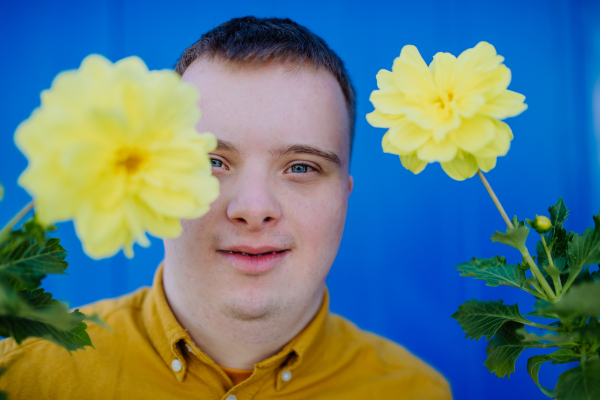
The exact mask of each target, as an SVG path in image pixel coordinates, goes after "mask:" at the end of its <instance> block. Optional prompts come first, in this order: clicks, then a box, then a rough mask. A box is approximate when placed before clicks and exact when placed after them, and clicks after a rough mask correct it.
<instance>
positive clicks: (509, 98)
mask: <svg viewBox="0 0 600 400" xmlns="http://www.w3.org/2000/svg"><path fill="white" fill-rule="evenodd" d="M524 101H525V96H523V95H522V94H520V93H517V92H513V91H512V90H505V91H503V92H502V93H500V94H499V95H498V96H496V97H494V98H493V99H491V100H488V101H487V102H486V104H485V105H484V106H483V107H481V108H480V109H479V112H480V113H482V114H486V115H489V116H490V117H494V118H498V119H504V118H508V117H514V116H516V115H519V114H521V113H522V112H523V111H525V110H526V109H527V104H524Z"/></svg>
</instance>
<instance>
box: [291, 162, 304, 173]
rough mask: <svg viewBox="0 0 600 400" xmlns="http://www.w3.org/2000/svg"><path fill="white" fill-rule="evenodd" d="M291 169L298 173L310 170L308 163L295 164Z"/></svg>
mask: <svg viewBox="0 0 600 400" xmlns="http://www.w3.org/2000/svg"><path fill="white" fill-rule="evenodd" d="M291 170H292V172H294V173H297V174H304V173H307V172H308V165H306V164H294V165H292V166H291Z"/></svg>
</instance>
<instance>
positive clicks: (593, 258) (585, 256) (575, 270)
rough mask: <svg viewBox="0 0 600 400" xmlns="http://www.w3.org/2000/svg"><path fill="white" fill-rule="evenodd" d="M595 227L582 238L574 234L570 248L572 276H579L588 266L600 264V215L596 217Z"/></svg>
mask: <svg viewBox="0 0 600 400" xmlns="http://www.w3.org/2000/svg"><path fill="white" fill-rule="evenodd" d="M594 225H595V227H594V228H593V229H592V228H588V229H586V230H585V231H584V232H583V233H582V234H581V236H579V235H578V234H574V235H573V238H572V239H571V242H569V246H568V254H569V268H570V274H579V271H580V270H581V269H582V268H583V267H585V266H586V265H591V264H598V263H600V214H598V215H595V216H594Z"/></svg>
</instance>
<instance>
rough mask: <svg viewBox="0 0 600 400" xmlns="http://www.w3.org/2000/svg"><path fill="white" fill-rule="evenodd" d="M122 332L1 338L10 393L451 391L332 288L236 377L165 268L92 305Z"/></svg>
mask: <svg viewBox="0 0 600 400" xmlns="http://www.w3.org/2000/svg"><path fill="white" fill-rule="evenodd" d="M82 311H83V312H84V313H86V314H88V313H89V314H92V313H98V314H99V315H100V316H101V317H102V318H103V319H104V320H105V321H106V322H107V323H108V324H109V325H110V326H111V327H112V328H113V330H114V332H112V333H111V332H109V331H107V330H105V329H103V328H102V327H100V326H98V325H94V324H92V325H90V326H89V329H88V333H89V335H90V337H91V339H92V342H93V343H94V346H95V349H92V348H89V347H88V348H86V350H85V351H81V350H79V351H76V352H73V353H71V354H69V353H68V352H67V351H66V350H65V349H63V348H61V347H59V346H57V345H55V344H53V343H51V342H49V341H46V340H42V339H27V340H26V341H24V342H23V343H22V344H21V345H20V346H19V345H17V344H16V343H15V342H14V341H13V340H12V339H7V340H3V341H1V342H0V367H8V371H7V372H6V373H5V375H3V376H2V377H0V389H2V390H5V391H7V392H8V394H9V398H10V399H13V400H15V399H61V400H62V399H85V400H95V399H98V400H100V399H102V400H106V399H128V400H129V399H145V400H149V399H210V400H212V399H215V400H216V399H220V400H250V399H257V400H258V399H288V400H300V399H302V400H306V399H311V400H321V399H322V400H325V399H327V400H338V399H339V400H342V399H343V400H355V399H356V400H359V399H360V400H377V399H385V400H390V399H406V400H409V399H428V400H449V399H451V398H452V395H451V392H450V387H449V385H448V382H447V381H446V380H445V379H444V378H443V377H442V376H441V375H440V374H439V373H438V372H436V371H435V370H434V369H433V368H431V367H430V366H428V365H427V364H425V363H424V362H423V361H421V360H419V359H418V358H416V357H415V356H414V355H412V354H411V353H409V352H408V351H407V350H406V349H404V348H403V347H401V346H399V345H397V344H395V343H393V342H391V341H389V340H386V339H383V338H381V337H379V336H376V335H374V334H372V333H369V332H365V331H362V330H360V329H358V328H357V327H356V326H355V325H354V324H352V323H351V322H349V321H347V320H346V319H344V318H342V317H340V316H337V315H335V314H332V313H331V312H329V299H328V296H327V293H326V294H325V298H324V301H323V304H322V306H321V308H320V310H319V311H318V313H317V315H316V316H315V318H314V319H313V321H312V322H311V323H310V324H309V325H308V326H307V327H306V328H305V329H304V330H303V331H302V332H301V333H300V334H299V335H298V336H297V337H296V338H294V339H293V340H292V341H291V342H290V343H288V345H287V346H285V347H284V348H283V349H282V350H281V351H280V352H279V353H277V354H276V355H274V356H272V357H270V358H269V359H266V360H264V361H262V362H260V363H258V364H256V365H255V368H254V372H253V373H252V375H251V376H250V377H249V378H248V379H246V380H244V381H242V382H240V383H238V384H237V385H233V384H232V381H231V379H230V378H229V376H228V375H227V374H226V373H225V372H224V371H223V370H222V369H221V368H220V367H219V366H218V365H217V364H215V362H214V361H213V360H211V359H210V357H208V356H207V355H206V354H205V353H203V352H202V350H201V349H200V348H198V347H197V346H196V345H195V344H194V343H193V342H192V340H191V339H190V337H189V335H188V334H187V332H186V330H185V329H183V328H182V327H181V325H179V323H178V322H177V320H176V319H175V316H174V315H173V313H172V311H171V309H170V308H169V305H168V303H167V300H166V298H165V295H164V291H163V285H162V267H159V268H158V269H157V272H156V275H155V278H154V283H153V286H152V288H147V287H145V288H142V289H139V290H138V291H136V292H134V293H132V294H129V295H126V296H123V297H120V298H116V299H110V300H104V301H100V302H98V303H95V304H91V305H89V306H86V307H83V308H82Z"/></svg>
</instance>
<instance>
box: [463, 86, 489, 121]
mask: <svg viewBox="0 0 600 400" xmlns="http://www.w3.org/2000/svg"><path fill="white" fill-rule="evenodd" d="M484 104H485V97H483V96H481V95H479V94H477V93H476V92H463V93H460V94H459V95H458V96H457V98H456V108H457V110H458V112H459V114H460V115H461V116H462V117H464V118H471V117H472V116H473V115H475V113H476V112H478V111H479V110H480V109H481V107H482V106H483V105H484Z"/></svg>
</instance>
